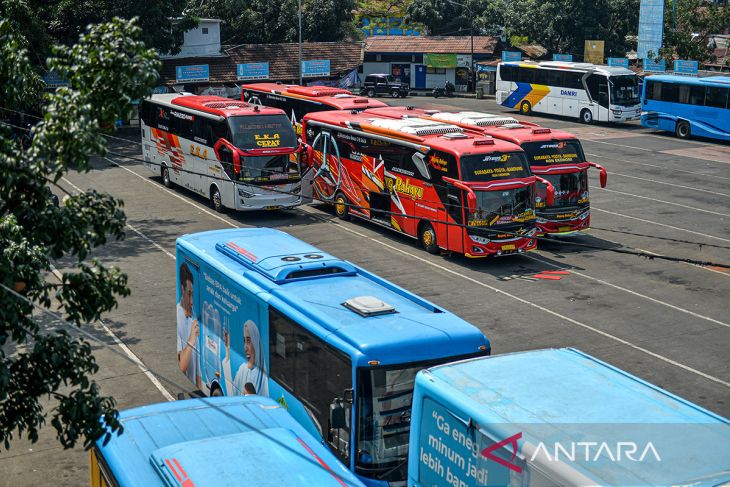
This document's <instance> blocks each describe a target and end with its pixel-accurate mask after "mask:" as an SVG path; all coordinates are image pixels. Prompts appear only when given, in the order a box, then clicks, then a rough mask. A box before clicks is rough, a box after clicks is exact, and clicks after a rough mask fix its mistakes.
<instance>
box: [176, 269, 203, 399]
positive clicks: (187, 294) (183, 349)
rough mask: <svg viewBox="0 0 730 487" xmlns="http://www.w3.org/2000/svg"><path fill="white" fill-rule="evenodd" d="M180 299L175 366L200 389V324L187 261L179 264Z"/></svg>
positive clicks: (192, 278)
mask: <svg viewBox="0 0 730 487" xmlns="http://www.w3.org/2000/svg"><path fill="white" fill-rule="evenodd" d="M179 281H180V301H179V302H178V303H177V366H178V367H179V368H180V371H181V372H183V373H184V374H185V375H186V376H187V378H188V379H189V380H190V382H192V383H193V384H195V386H196V387H197V388H198V389H202V385H203V384H202V382H203V381H202V379H201V376H200V359H199V357H198V355H199V353H198V336H199V335H200V325H199V324H198V319H197V318H195V317H194V316H193V282H194V277H193V273H192V272H191V271H190V268H189V267H188V265H187V263H183V264H182V265H181V266H180V275H179Z"/></svg>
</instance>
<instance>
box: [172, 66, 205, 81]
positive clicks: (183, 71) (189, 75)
mask: <svg viewBox="0 0 730 487" xmlns="http://www.w3.org/2000/svg"><path fill="white" fill-rule="evenodd" d="M208 79H209V75H208V65H207V64H196V65H193V66H176V67H175V81H177V82H178V83H180V82H184V81H208Z"/></svg>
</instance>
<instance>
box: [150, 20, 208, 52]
mask: <svg viewBox="0 0 730 487" xmlns="http://www.w3.org/2000/svg"><path fill="white" fill-rule="evenodd" d="M204 30H207V33H203V32H204ZM220 50H221V21H220V20H217V19H200V23H199V24H198V27H196V28H194V29H190V30H189V31H187V32H185V33H184V34H183V45H182V49H181V50H180V52H179V53H178V54H176V55H175V56H170V55H165V56H161V57H165V58H181V57H195V56H217V55H219V54H220Z"/></svg>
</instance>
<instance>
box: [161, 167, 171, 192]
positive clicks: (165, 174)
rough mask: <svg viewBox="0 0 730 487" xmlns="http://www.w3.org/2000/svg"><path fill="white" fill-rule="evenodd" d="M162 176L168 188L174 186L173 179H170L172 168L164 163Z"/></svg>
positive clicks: (163, 182)
mask: <svg viewBox="0 0 730 487" xmlns="http://www.w3.org/2000/svg"><path fill="white" fill-rule="evenodd" d="M160 177H161V178H162V184H164V185H165V187H166V188H169V187H170V186H172V181H170V170H169V169H168V168H167V166H165V165H164V164H163V165H162V169H160Z"/></svg>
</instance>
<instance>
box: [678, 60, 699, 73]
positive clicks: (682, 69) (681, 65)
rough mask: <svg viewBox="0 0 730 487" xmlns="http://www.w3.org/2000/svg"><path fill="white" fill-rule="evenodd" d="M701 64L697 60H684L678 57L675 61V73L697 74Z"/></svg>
mask: <svg viewBox="0 0 730 487" xmlns="http://www.w3.org/2000/svg"><path fill="white" fill-rule="evenodd" d="M699 68H700V65H699V63H698V62H697V61H683V60H679V59H677V60H676V61H674V73H675V74H689V75H693V76H697V71H698V70H699Z"/></svg>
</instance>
